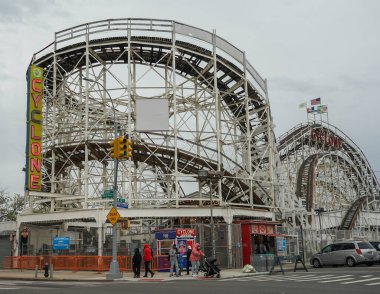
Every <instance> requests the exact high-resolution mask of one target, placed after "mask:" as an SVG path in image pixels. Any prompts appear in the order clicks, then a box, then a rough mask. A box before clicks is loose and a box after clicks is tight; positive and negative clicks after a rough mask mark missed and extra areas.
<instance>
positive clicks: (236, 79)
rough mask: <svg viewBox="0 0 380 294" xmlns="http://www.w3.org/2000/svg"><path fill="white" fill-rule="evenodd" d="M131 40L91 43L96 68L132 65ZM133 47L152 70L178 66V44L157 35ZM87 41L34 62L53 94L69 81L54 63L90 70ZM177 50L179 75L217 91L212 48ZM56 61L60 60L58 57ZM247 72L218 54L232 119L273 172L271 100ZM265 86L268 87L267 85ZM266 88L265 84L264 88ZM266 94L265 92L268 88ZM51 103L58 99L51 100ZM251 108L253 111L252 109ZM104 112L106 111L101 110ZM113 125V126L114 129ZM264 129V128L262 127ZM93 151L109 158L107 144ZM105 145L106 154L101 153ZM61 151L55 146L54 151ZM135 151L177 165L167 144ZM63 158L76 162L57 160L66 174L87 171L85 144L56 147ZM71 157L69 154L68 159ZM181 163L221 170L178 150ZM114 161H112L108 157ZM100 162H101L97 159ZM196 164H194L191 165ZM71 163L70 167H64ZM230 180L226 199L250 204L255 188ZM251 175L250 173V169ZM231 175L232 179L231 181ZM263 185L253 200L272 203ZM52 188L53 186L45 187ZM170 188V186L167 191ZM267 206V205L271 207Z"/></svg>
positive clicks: (255, 160)
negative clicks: (75, 168) (151, 152)
mask: <svg viewBox="0 0 380 294" xmlns="http://www.w3.org/2000/svg"><path fill="white" fill-rule="evenodd" d="M128 43H129V42H128V38H127V37H111V38H103V39H96V40H90V41H89V43H88V46H89V47H90V50H91V54H90V56H89V62H90V63H91V64H95V65H96V64H99V63H100V62H102V63H128V55H127V50H128ZM130 44H131V48H132V49H133V51H134V52H136V53H137V54H138V55H139V56H140V57H141V59H136V60H133V61H132V62H134V63H137V64H138V63H141V64H145V65H148V66H153V65H154V66H157V67H160V66H161V67H164V66H172V62H173V59H172V57H171V56H172V55H171V54H172V51H171V50H172V45H173V44H172V40H171V39H167V38H160V37H151V36H132V37H131V40H130ZM86 46H87V44H86V43H85V42H81V43H75V44H72V45H69V46H66V47H63V48H60V49H58V50H56V51H55V53H48V54H46V55H44V56H42V57H39V58H37V59H36V60H35V61H34V64H36V65H38V66H41V67H43V68H44V70H45V72H46V73H47V75H46V77H45V80H46V88H47V90H49V91H51V92H52V89H53V85H54V83H53V81H54V78H55V81H56V84H57V86H56V87H57V88H59V87H60V84H61V83H64V77H63V76H60V75H57V76H55V77H54V76H53V71H54V70H53V64H54V62H55V60H56V62H57V66H58V68H60V69H61V70H62V72H64V73H71V72H75V70H76V69H79V68H84V67H85V66H86V59H85V58H83V56H84V54H85V53H86ZM175 46H176V50H177V51H178V52H179V55H176V60H175V63H176V64H175V69H176V73H177V74H179V75H181V76H183V77H191V78H195V79H197V80H198V81H199V82H200V83H201V84H202V85H203V86H205V87H206V88H208V89H210V90H211V91H213V89H212V87H213V86H211V85H210V80H213V77H214V72H213V70H212V69H213V66H214V64H213V59H212V58H213V53H212V52H211V51H210V50H207V49H204V48H202V47H199V46H196V45H194V44H191V43H187V42H182V41H178V40H177V41H176V42H175ZM55 58H56V59H55ZM244 75H245V73H244V72H243V71H242V70H241V69H240V68H238V67H237V66H236V65H234V64H233V63H232V62H230V61H228V60H227V59H225V58H223V57H222V56H220V55H217V87H218V90H219V92H220V93H222V94H221V98H222V99H223V102H224V104H225V105H226V106H227V107H228V109H229V110H230V112H231V113H232V115H233V116H234V117H235V118H236V121H238V122H239V123H238V128H239V129H240V131H241V132H242V133H247V131H248V129H249V131H250V132H251V134H252V136H251V150H250V152H251V158H252V160H251V162H252V166H253V168H254V169H255V170H259V169H261V170H264V171H265V170H267V164H268V162H269V160H268V158H269V156H268V154H267V153H266V151H265V150H266V148H263V146H265V145H267V144H268V141H269V139H268V133H267V126H266V124H267V116H268V112H267V111H266V105H267V100H266V99H265V98H264V97H263V96H262V95H260V94H259V93H258V91H257V90H256V89H255V88H254V87H253V86H252V85H251V84H250V83H249V82H248V84H247V88H245V83H244V82H243V80H242V76H244ZM259 84H260V83H259ZM261 84H262V83H261ZM261 87H262V86H261ZM264 90H265V89H264ZM246 96H248V97H249V103H248V104H247V103H246V102H245V99H246V98H245V97H246ZM47 99H52V98H51V97H50V98H49V97H47ZM69 100H70V103H72V101H73V98H72V97H66V101H65V103H67V104H69ZM247 105H248V107H246V106H247ZM99 111H101V110H99ZM247 117H249V122H248V123H246V122H245V121H246V118H247ZM112 124H113V123H112V122H110V125H112ZM258 125H260V126H258ZM87 146H88V148H89V149H90V150H91V156H95V157H96V158H98V159H100V158H104V157H102V156H105V157H108V155H107V153H106V152H105V148H106V147H108V146H106V145H105V144H97V143H91V142H88V143H87ZM99 146H101V147H102V148H104V150H101V148H100V149H99ZM54 148H55V147H53V149H54ZM135 148H136V149H135V152H136V153H134V160H135V161H136V162H138V161H144V162H146V163H148V164H151V165H155V166H159V167H160V168H162V169H164V168H167V166H168V165H169V166H170V165H171V164H172V163H173V160H174V151H173V150H170V149H168V148H164V147H161V146H158V145H156V146H149V148H148V147H147V145H144V146H143V145H136V147H135ZM54 150H57V152H58V153H57V154H58V156H59V152H60V151H59V150H61V152H62V154H61V155H62V156H63V153H66V155H67V154H69V157H70V160H66V158H65V160H63V162H62V161H60V160H57V163H56V166H55V170H56V171H60V170H62V169H63V168H64V167H65V165H76V166H78V167H81V166H82V164H83V160H84V151H83V150H84V144H82V145H77V146H75V147H73V146H72V144H71V142H68V143H67V146H60V147H59V148H55V149H54ZM149 150H155V151H154V152H155V153H157V156H149ZM51 156H52V152H51V150H50V151H49V150H47V151H46V152H45V154H44V157H45V159H47V160H46V161H44V162H45V163H46V165H47V172H50V171H51V166H50V167H49V160H50V159H51ZM66 157H67V156H66ZM177 157H178V158H179V162H178V168H179V170H180V171H181V172H183V173H186V174H196V173H197V171H198V170H199V169H205V168H206V169H207V168H210V167H211V169H214V170H216V167H215V164H213V163H212V162H210V161H207V160H205V159H201V158H200V157H196V156H190V157H191V158H190V159H189V156H188V154H187V153H186V152H184V151H183V150H179V151H178V156H177ZM108 158H109V157H108ZM94 159H95V158H94ZM189 160H190V161H189ZM64 162H66V163H64ZM224 172H225V175H226V176H225V179H223V181H222V190H223V197H224V198H225V199H226V200H228V199H232V201H235V202H244V200H242V199H245V197H246V196H247V193H248V191H249V187H248V185H247V184H246V183H244V182H243V181H241V180H238V179H236V177H235V179H232V175H231V174H230V173H229V172H227V171H226V170H224ZM247 174H249V172H248V171H247ZM229 176H231V178H229ZM257 186H258V187H259V189H258V192H257V193H255V192H253V199H254V202H255V204H263V203H264V201H263V199H269V194H268V192H267V190H266V189H267V188H265V187H263V186H262V185H261V184H260V183H257ZM45 188H46V189H47V190H49V189H50V188H49V187H48V186H47V187H45ZM163 189H164V190H165V189H166V187H163ZM266 204H267V203H266Z"/></svg>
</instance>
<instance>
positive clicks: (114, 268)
mask: <svg viewBox="0 0 380 294" xmlns="http://www.w3.org/2000/svg"><path fill="white" fill-rule="evenodd" d="M83 80H85V81H88V82H92V83H96V84H97V85H99V86H101V87H102V88H103V89H104V91H105V92H106V93H107V96H108V98H109V100H110V101H111V104H112V111H113V122H114V123H113V125H114V138H115V139H116V138H117V123H116V112H115V105H114V104H113V101H112V98H111V95H110V93H109V92H108V91H107V89H106V88H105V87H104V86H103V85H102V84H101V83H99V82H98V81H95V80H93V79H89V78H86V77H85V78H83ZM113 163H114V178H113V207H114V208H115V209H116V208H117V170H118V163H119V162H118V160H117V158H114V159H113ZM116 245H117V231H116V224H115V225H114V226H113V227H112V261H111V264H110V270H109V272H108V274H107V279H109V280H113V279H120V278H122V277H123V275H122V273H120V268H119V263H118V262H117V247H116Z"/></svg>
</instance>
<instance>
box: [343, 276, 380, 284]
mask: <svg viewBox="0 0 380 294" xmlns="http://www.w3.org/2000/svg"><path fill="white" fill-rule="evenodd" d="M378 279H380V277H379V278H371V279H365V280H357V281H350V282H343V283H341V284H344V285H346V284H354V283H362V282H368V281H373V280H378Z"/></svg>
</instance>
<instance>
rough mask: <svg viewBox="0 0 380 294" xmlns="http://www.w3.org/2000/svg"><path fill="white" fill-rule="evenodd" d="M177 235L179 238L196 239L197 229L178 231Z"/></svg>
mask: <svg viewBox="0 0 380 294" xmlns="http://www.w3.org/2000/svg"><path fill="white" fill-rule="evenodd" d="M176 235H177V238H185V237H195V235H196V232H195V229H177V230H176Z"/></svg>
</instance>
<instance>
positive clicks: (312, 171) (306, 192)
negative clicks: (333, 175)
mask: <svg viewBox="0 0 380 294" xmlns="http://www.w3.org/2000/svg"><path fill="white" fill-rule="evenodd" d="M312 129H323V130H324V131H325V132H328V133H329V134H334V135H335V136H337V137H339V138H340V140H341V141H342V143H343V144H342V149H341V150H340V151H339V152H334V151H336V150H330V151H329V150H326V148H322V147H325V146H323V143H321V142H315V141H312V140H311V137H310V134H311V130H312ZM304 146H309V147H311V146H313V147H314V148H316V150H315V151H314V152H318V153H315V154H312V155H310V156H308V157H307V158H306V159H305V160H304V161H303V162H302V163H301V165H300V167H299V170H298V172H297V181H296V196H297V197H298V198H304V199H305V200H306V210H307V211H311V210H312V209H313V208H314V207H313V205H314V204H313V202H314V190H315V180H316V178H315V177H316V169H317V166H318V161H319V160H321V159H322V158H323V157H325V156H327V157H328V158H329V159H330V160H332V161H335V162H338V161H339V162H340V163H343V164H344V165H345V166H346V167H349V168H348V169H343V171H344V173H346V174H347V175H348V174H351V175H354V176H355V181H356V183H354V188H355V187H356V188H355V189H356V190H357V193H358V194H357V196H358V198H357V199H356V200H355V201H354V202H353V203H352V204H351V206H350V209H349V210H348V211H347V213H346V214H345V217H344V219H343V220H342V223H341V225H340V228H341V229H344V230H350V229H352V228H353V227H354V226H355V223H356V220H357V217H358V215H359V213H360V211H361V210H362V209H363V206H364V203H365V202H366V201H372V200H377V201H378V200H380V196H379V191H380V185H379V182H378V180H377V178H376V176H375V174H374V172H373V170H372V168H371V166H370V164H369V162H368V160H367V159H366V157H365V156H364V154H363V152H362V151H361V150H360V148H359V147H358V146H357V145H356V144H355V143H354V142H353V141H352V140H351V139H350V138H349V137H347V136H346V135H345V134H344V133H343V132H342V131H340V130H339V129H338V128H336V127H333V126H331V125H327V124H313V123H306V124H299V125H297V126H296V127H294V128H293V129H291V130H290V131H289V132H287V133H286V134H284V135H282V136H281V137H280V138H279V139H278V150H279V154H280V159H281V161H284V160H286V158H287V157H288V156H289V155H294V154H295V153H296V152H298V151H300V150H302V148H304ZM318 149H320V151H318ZM327 149H328V148H327ZM342 155H345V156H344V157H343V156H342ZM359 187H361V188H359ZM363 195H366V196H363Z"/></svg>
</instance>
